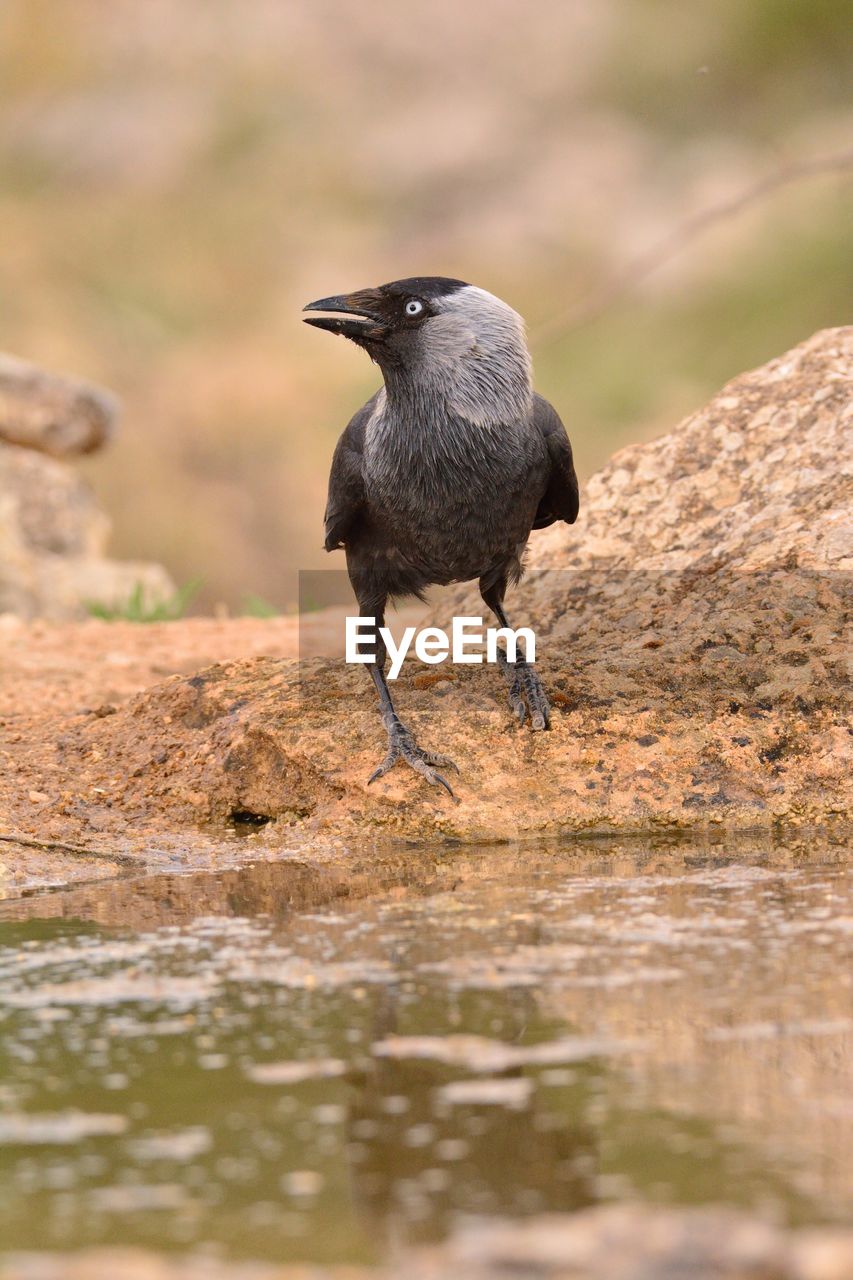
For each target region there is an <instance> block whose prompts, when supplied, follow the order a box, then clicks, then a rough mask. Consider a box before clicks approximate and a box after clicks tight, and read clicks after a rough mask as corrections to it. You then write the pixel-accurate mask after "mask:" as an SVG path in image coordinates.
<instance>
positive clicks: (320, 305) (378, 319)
mask: <svg viewBox="0 0 853 1280" xmlns="http://www.w3.org/2000/svg"><path fill="white" fill-rule="evenodd" d="M382 301H383V299H382V295H381V294H380V293H379V292H378V290H376V289H362V290H360V291H359V292H358V293H344V294H338V295H336V296H335V297H333V298H320V299H318V301H317V302H309V303H308V305H307V306H306V307H303V311H333V312H338V313H340V314H338V315H331V316H305V323H306V324H311V325H313V326H314V328H315V329H327V330H328V331H329V333H339V334H341V336H342V337H344V338H353V339H354V340H355V341H356V342H358V341H362V342H364V341H367V342H381V341H382V339H383V338H384V337H385V336H386V335H387V333H388V325H387V323H386V322H385V320H384V318H383V316H382V314H381V311H380V304H381V303H382Z"/></svg>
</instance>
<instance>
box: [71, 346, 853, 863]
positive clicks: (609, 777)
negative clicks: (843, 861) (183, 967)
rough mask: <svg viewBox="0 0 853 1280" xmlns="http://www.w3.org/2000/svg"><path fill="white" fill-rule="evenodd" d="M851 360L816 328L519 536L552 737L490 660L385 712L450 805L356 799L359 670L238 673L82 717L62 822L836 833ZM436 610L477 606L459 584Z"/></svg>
mask: <svg viewBox="0 0 853 1280" xmlns="http://www.w3.org/2000/svg"><path fill="white" fill-rule="evenodd" d="M851 364H853V329H845V330H831V331H827V332H825V333H820V334H817V335H816V336H815V337H814V338H812V339H811V340H810V341H809V342H806V343H804V344H803V345H802V346H800V347H797V348H795V349H794V350H793V351H791V352H788V353H787V354H786V355H785V356H783V357H781V358H780V359H778V360H775V361H772V362H771V363H770V364H769V365H767V366H765V367H764V368H762V369H758V370H756V371H754V372H752V373H749V374H745V375H744V376H743V377H741V378H738V379H735V381H734V382H732V383H730V384H729V385H728V386H727V387H726V388H724V390H723V391H722V392H721V393H720V395H719V396H717V397H716V398H715V399H714V400H713V401H712V402H711V403H710V404H709V405H708V406H707V407H706V408H705V409H704V410H702V411H701V412H699V413H697V414H695V415H694V416H693V417H692V418H690V419H688V420H687V421H686V422H685V423H683V424H682V425H681V426H680V427H678V428H677V429H676V430H675V431H674V432H672V433H671V434H670V435H668V436H665V437H664V438H662V439H661V440H657V441H654V442H652V443H650V444H645V445H637V446H634V447H632V448H630V449H627V450H624V451H623V452H622V453H620V454H619V455H617V457H616V458H615V459H614V460H613V462H612V463H611V464H610V465H609V466H608V467H606V468H605V470H604V471H603V472H602V473H601V474H600V475H598V476H596V477H595V478H594V479H593V480H592V481H591V482H590V485H589V488H588V493H587V497H586V502H585V504H584V507H583V509H582V517H581V520H580V522H579V524H578V525H577V526H576V527H575V528H574V529H567V528H564V527H563V526H560V527H558V528H555V529H553V530H550V531H547V532H546V533H545V534H544V535H542V536H541V537H538V538H537V539H536V541H535V548H534V553H533V555H532V562H533V566H534V568H533V571H532V572H531V573H530V575H529V576H528V578H527V579H525V581H524V582H523V583H522V585H521V587H520V588H519V589H518V590H517V591H516V592H515V593H514V594H513V597H512V617H513V618H514V619H515V620H516V621H517V622H518V623H519V624H520V623H522V622H523V623H525V624H529V623H532V624H533V625H534V626H535V627H536V630H537V639H538V654H537V656H538V658H539V665H540V669H541V672H542V676H543V679H544V681H545V683H546V686H547V687H548V689H549V690H550V694H551V699H552V703H553V705H554V724H553V729H552V731H551V732H550V733H547V734H545V733H540V734H532V733H530V732H529V731H527V730H518V729H517V728H515V726H514V724H513V720H512V717H511V715H510V713H509V709H508V707H507V704H506V699H505V689H504V684H503V681H502V678H501V676H500V673H499V672H498V671H496V670H494V669H493V668H491V667H487V666H481V667H457V668H447V669H446V670H443V671H442V674H443V675H444V676H445V678H444V679H443V680H442V681H441V682H440V683H436V682H435V681H428V682H427V681H424V680H423V679H422V673H421V671H420V669H419V668H418V667H417V666H416V665H415V664H414V663H411V664H408V669H404V672H403V674H402V675H401V677H400V679H399V680H398V681H397V684H396V687H395V694H396V699H397V702H398V706H399V709H400V713H401V716H402V718H403V719H404V721H405V722H406V723H407V724H408V725H410V727H411V728H412V729H413V730H414V731H415V732H416V733H417V734H418V736H419V738H420V740H421V742H422V743H423V744H424V745H426V746H428V747H430V748H432V749H434V750H438V751H444V752H447V753H448V754H450V755H452V756H453V757H455V758H456V759H457V760H458V761H459V762H460V764H461V766H462V775H461V777H460V779H459V781H458V784H457V782H456V781H454V787H455V788H456V789H457V793H458V795H459V798H460V801H461V803H460V804H458V805H454V804H453V803H452V802H451V801H450V800H449V798H448V797H447V796H446V795H444V794H443V793H442V794H439V793H438V791H437V789H434V788H429V787H428V786H426V785H425V784H424V783H423V782H421V781H420V780H419V779H418V778H416V777H415V776H414V775H413V774H412V773H411V772H410V771H409V770H407V769H405V768H403V767H397V768H396V769H395V770H393V771H392V772H391V773H390V774H389V775H388V776H387V777H386V778H383V779H382V780H381V781H379V782H377V783H376V784H375V785H374V786H373V787H371V788H370V789H369V790H368V788H367V785H366V782H367V777H368V776H369V774H370V772H371V769H372V768H373V766H374V765H375V764H376V763H377V762H378V760H379V759H381V757H382V755H383V753H384V749H385V743H384V734H383V731H382V729H381V726H380V723H379V717H378V714H377V711H376V707H375V699H374V695H373V691H372V688H371V687H370V684H369V681H368V680H367V679H366V678H365V675H364V672H363V671H361V670H360V669H359V668H352V667H346V666H345V665H344V664H342V663H340V662H335V663H332V662H326V661H322V660H313V661H305V662H303V663H302V664H301V666H299V665H297V664H295V663H293V662H287V661H282V660H279V661H276V660H273V659H254V660H251V661H242V662H233V663H229V664H223V665H217V666H215V667H211V668H208V669H206V670H204V671H202V672H200V673H198V675H196V676H194V677H192V678H191V679H185V678H179V677H176V678H174V679H172V680H171V681H169V682H167V683H165V684H163V685H161V686H159V687H158V688H155V689H152V690H150V691H147V692H145V693H143V694H142V695H140V696H139V697H138V698H137V699H135V700H134V701H133V702H131V703H130V704H129V705H127V706H126V707H123V708H121V709H120V710H119V712H118V713H117V714H116V715H114V716H110V717H109V718H108V719H106V720H101V721H95V722H90V723H88V724H87V725H86V726H85V727H84V728H83V729H82V730H80V731H79V732H78V733H77V737H76V740H75V744H74V747H73V750H72V751H71V754H69V755H67V756H66V768H67V767H73V768H74V769H75V771H76V772H77V776H79V777H80V778H81V779H82V780H83V786H82V787H81V791H80V794H79V798H78V801H77V804H76V807H75V808H74V812H75V813H76V815H77V817H78V818H79V819H80V820H81V821H83V822H84V823H85V821H86V819H87V814H88V813H91V812H92V811H93V810H96V809H98V808H99V807H101V806H102V805H103V804H104V803H108V805H109V807H110V812H111V815H112V820H113V821H114V822H119V821H125V822H126V821H127V818H128V817H131V816H132V817H133V820H134V823H136V824H138V823H140V822H143V823H145V822H147V823H151V824H153V825H154V826H156V825H157V823H158V822H159V823H162V824H166V825H174V824H176V823H177V824H180V823H196V822H198V821H199V820H213V821H217V822H218V821H225V820H227V819H228V818H229V816H230V815H232V814H234V813H235V812H241V813H248V814H254V815H257V816H258V817H259V818H273V819H283V820H285V821H287V822H288V823H291V824H295V825H301V826H302V827H303V828H305V827H307V828H308V829H311V830H327V831H338V832H343V833H346V832H354V831H361V832H379V831H382V832H385V833H387V834H389V835H406V836H425V835H430V834H434V833H441V834H443V835H445V836H450V837H457V838H463V839H476V838H483V837H486V838H488V837H495V836H497V837H507V838H511V837H514V836H516V835H518V834H525V833H532V832H543V831H554V830H564V829H573V830H630V829H647V828H649V827H652V826H662V825H663V826H675V827H702V826H707V825H709V824H721V823H723V824H727V825H729V826H731V827H748V826H772V825H774V824H776V823H777V822H779V821H780V820H785V821H787V822H789V823H800V824H816V823H817V824H820V823H832V822H834V821H836V820H838V815H840V814H841V813H842V812H843V811H844V809H845V807H846V806H847V803H848V801H849V794H850V777H851V774H853V771H851V770H850V767H849V756H848V754H847V753H848V752H849V734H848V731H847V723H846V717H847V713H848V711H849V706H848V694H847V677H846V674H845V662H846V655H845V641H844V639H843V634H844V633H843V625H844V615H845V610H846V609H847V608H848V606H849V588H850V573H849V570H850V568H851V566H853V557H851V545H853V539H851V537H850V533H851V529H850V503H849V498H850V496H851V492H850V491H851V482H850V477H849V473H846V472H845V467H846V466H849V457H850V449H849V427H850V416H851V408H850V406H851V399H850V388H849V376H850V368H851ZM451 612H464V613H469V614H470V613H474V614H478V613H480V612H481V607H480V606H479V604H478V603H477V602H476V601H475V599H474V597H472V596H471V594H470V592H467V591H460V592H459V594H458V596H457V598H456V601H455V602H454V604H453V606H452V608H451V607H448V608H446V609H445V610H444V611H443V614H442V620H443V621H444V622H445V623H447V622H448V621H449V614H450V613H451ZM445 615H446V616H445ZM164 751H165V752H166V758H165V759H164V757H163V752H164ZM94 789H98V790H97V793H96V794H95V792H94ZM104 797H106V798H107V801H105V800H104ZM101 812H103V811H102V808H101Z"/></svg>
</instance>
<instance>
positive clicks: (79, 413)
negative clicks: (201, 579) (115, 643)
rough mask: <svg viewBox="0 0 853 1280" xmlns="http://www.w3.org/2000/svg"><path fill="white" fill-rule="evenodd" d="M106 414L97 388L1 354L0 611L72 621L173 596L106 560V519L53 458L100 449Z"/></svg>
mask: <svg viewBox="0 0 853 1280" xmlns="http://www.w3.org/2000/svg"><path fill="white" fill-rule="evenodd" d="M115 416H116V408H115V404H114V402H113V400H112V398H111V397H110V396H109V395H108V394H107V393H106V392H105V391H101V390H99V389H98V388H95V387H91V386H89V385H88V384H86V383H82V382H76V381H73V380H71V379H69V378H61V377H57V376H56V375H54V374H49V373H45V372H44V371H43V370H41V369H39V368H37V367H36V366H35V365H31V364H27V363H26V361H23V360H18V359H16V358H14V357H12V356H7V355H3V354H2V353H0V613H4V612H10V613H16V614H20V615H22V616H24V617H37V616H38V617H47V618H55V619H59V618H77V617H84V616H85V614H86V606H87V605H88V604H90V603H93V604H98V605H101V606H104V607H106V608H107V609H111V610H112V609H118V610H120V609H121V608H122V606H123V605H124V604H125V603H126V602H127V601H128V599H129V598H130V596H131V595H132V594H133V593H134V592H135V591H139V590H140V589H141V591H142V593H143V597H144V599H145V600H146V601H147V602H149V603H150V604H152V605H153V604H156V603H158V602H159V601H162V600H166V599H168V598H169V597H171V596H172V595H173V594H174V591H175V587H174V584H173V583H172V581H171V579H170V578H169V576H168V574H167V573H166V571H165V570H164V569H162V568H160V566H159V565H152V564H138V563H134V562H125V563H119V562H117V561H114V560H110V559H108V558H107V555H106V545H107V540H108V538H109V533H110V521H109V519H108V518H107V516H106V515H105V514H104V513H103V512H102V511H101V510H100V509H99V507H98V505H97V503H96V501H95V499H94V497H93V495H92V493H91V490H90V489H89V487H88V486H87V485H86V484H85V483H84V481H83V480H81V479H80V477H79V476H77V475H75V473H74V472H73V471H72V470H71V469H70V468H69V467H68V466H67V465H65V464H64V463H62V462H60V461H57V460H56V459H57V458H59V457H60V456H69V455H73V454H81V453H91V452H92V451H93V450H94V449H98V448H100V447H101V445H102V444H103V443H104V442H105V441H106V440H107V439H108V438H109V436H110V434H111V432H112V429H113V425H114V421H115ZM4 441H5V443H4ZM13 446H22V447H13ZM48 454H52V455H54V457H48V456H45V455H48Z"/></svg>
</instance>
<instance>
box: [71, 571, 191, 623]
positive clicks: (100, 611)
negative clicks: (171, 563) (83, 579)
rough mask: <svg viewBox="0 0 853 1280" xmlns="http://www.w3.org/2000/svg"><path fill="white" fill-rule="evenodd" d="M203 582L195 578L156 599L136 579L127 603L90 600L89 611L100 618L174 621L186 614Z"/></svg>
mask: <svg viewBox="0 0 853 1280" xmlns="http://www.w3.org/2000/svg"><path fill="white" fill-rule="evenodd" d="M203 582H204V579H203V578H193V579H192V580H191V581H190V582H187V583H185V584H184V586H182V587H180V588H179V589H178V590H177V591H176V592H175V594H174V595H173V596H171V597H170V599H168V600H160V601H154V602H152V601H149V600H148V599H147V597H146V594H145V588H144V586H143V584H142V583H141V582H137V584H136V586H135V587H134V588H133V591H132V592H131V593H130V595H129V596H128V598H127V600H126V602H125V603H124V604H122V605H117V606H110V605H106V604H101V603H99V602H98V601H96V600H90V601H88V602H87V604H86V611H87V613H88V614H89V616H90V617H91V618H101V619H102V620H103V621H104V622H174V621H176V620H177V619H178V618H183V617H184V616H185V614H186V612H187V610H188V609H189V607H190V605H191V604H192V602H193V600H194V599H195V598H196V596H197V595H198V593H199V591H200V590H201V587H202V583H203Z"/></svg>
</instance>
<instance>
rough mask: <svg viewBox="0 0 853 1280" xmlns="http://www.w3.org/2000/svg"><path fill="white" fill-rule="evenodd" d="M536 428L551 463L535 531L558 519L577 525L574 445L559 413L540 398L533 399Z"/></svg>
mask: <svg viewBox="0 0 853 1280" xmlns="http://www.w3.org/2000/svg"><path fill="white" fill-rule="evenodd" d="M533 425H534V426H535V427H538V428H539V430H540V431H541V432H542V435H543V437H544V439H545V444H546V445H547V447H548V456H549V458H550V460H551V475H550V477H549V479H548V487H547V488H546V490H545V492H544V493H543V495H542V497H541V499H540V501H539V506H538V508H537V510H536V519H535V520H534V521H533V528H534V529H545V528H547V526H548V525H549V524H554V523H555V521H557V520H565V522H566V524H574V522H575V521H576V520H577V518H578V506H579V504H580V500H579V497H578V478H577V476H576V475H575V464H574V462H573V460H572V446H571V445H570V444H569V437H568V436H567V435H566V428H565V427H564V426H563V424H562V422H561V421H560V419H559V416H558V414H557V412H556V410H555V409H553V408H552V407H551V405H550V404H549V403H548V401H547V400H545V399H543V397H542V396H540V395H534V397H533Z"/></svg>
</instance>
